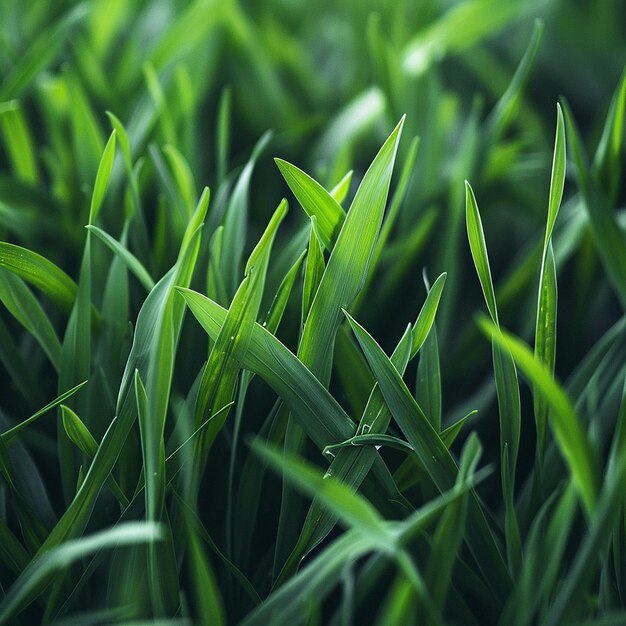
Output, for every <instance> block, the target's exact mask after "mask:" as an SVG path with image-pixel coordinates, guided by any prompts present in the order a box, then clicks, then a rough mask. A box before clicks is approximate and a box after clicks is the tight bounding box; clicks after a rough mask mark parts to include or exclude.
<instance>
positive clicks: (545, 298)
mask: <svg viewBox="0 0 626 626" xmlns="http://www.w3.org/2000/svg"><path fill="white" fill-rule="evenodd" d="M565 167H566V160H565V124H564V121H563V113H562V112H561V107H560V106H559V105H557V124H556V138H555V141H554V155H553V159H552V174H551V177H550V194H549V201H548V218H547V225H546V234H545V239H544V243H543V253H542V258H541V272H540V278H539V295H538V298H537V322H536V326H535V356H536V357H537V358H538V359H539V360H540V361H541V362H542V363H544V365H545V366H546V367H547V369H548V371H549V372H550V373H551V374H554V366H555V362H556V314H557V279H556V264H555V260H554V251H553V249H552V231H553V229H554V224H555V222H556V218H557V215H558V212H559V207H560V205H561V199H562V197H563V187H564V185H565ZM534 409H535V423H536V427H537V459H538V462H539V463H541V460H542V459H543V455H544V451H545V444H546V423H547V420H548V406H547V403H546V401H545V400H544V399H543V397H542V396H541V394H540V393H538V392H537V391H535V392H534Z"/></svg>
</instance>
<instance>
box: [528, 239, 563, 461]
mask: <svg viewBox="0 0 626 626" xmlns="http://www.w3.org/2000/svg"><path fill="white" fill-rule="evenodd" d="M557 297H558V296H557V278H556V265H555V260H554V251H553V249H552V242H548V247H547V249H546V253H545V256H544V260H543V265H542V268H541V280H540V282H539V302H538V305H537V325H536V330H535V357H536V358H537V359H539V360H540V361H541V362H542V363H543V364H544V365H545V366H546V368H547V370H548V371H549V372H550V374H552V375H553V374H554V366H555V363H556V316H557ZM534 409H535V423H536V425H537V454H538V455H539V458H540V459H542V458H543V455H544V451H545V446H546V429H547V422H548V405H547V402H546V400H545V398H544V397H543V396H542V395H541V394H540V393H535V394H534Z"/></svg>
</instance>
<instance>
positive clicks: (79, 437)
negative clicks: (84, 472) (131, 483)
mask: <svg viewBox="0 0 626 626" xmlns="http://www.w3.org/2000/svg"><path fill="white" fill-rule="evenodd" d="M61 419H62V420H63V428H64V429H65V433H66V434H67V436H68V438H69V439H70V441H71V442H72V443H73V444H74V445H75V446H76V447H77V448H78V449H79V450H80V451H81V452H82V453H83V454H84V455H85V456H86V457H87V458H88V459H90V460H91V459H93V457H94V456H96V452H98V443H97V442H96V440H95V439H94V437H93V435H92V434H91V433H90V432H89V429H88V428H87V427H86V426H85V424H84V423H83V421H82V420H81V419H80V417H78V415H76V413H75V412H74V411H72V409H70V408H69V407H68V406H65V405H63V404H62V405H61ZM81 467H82V466H81ZM80 482H81V484H82V482H83V481H80ZM107 485H108V486H109V488H110V489H111V493H112V494H113V495H114V496H115V497H116V498H117V501H118V502H119V503H120V505H121V506H122V507H123V508H126V507H127V506H128V505H129V501H128V498H127V497H126V495H125V494H124V492H123V491H122V490H121V489H120V486H119V485H118V483H117V481H116V480H115V478H114V477H113V476H112V475H111V476H109V478H108V479H107ZM79 488H80V485H79ZM77 491H78V489H77Z"/></svg>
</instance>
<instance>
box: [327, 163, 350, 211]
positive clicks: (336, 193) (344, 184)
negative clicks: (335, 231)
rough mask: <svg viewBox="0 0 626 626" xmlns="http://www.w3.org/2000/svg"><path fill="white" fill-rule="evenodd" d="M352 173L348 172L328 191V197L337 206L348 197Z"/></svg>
mask: <svg viewBox="0 0 626 626" xmlns="http://www.w3.org/2000/svg"><path fill="white" fill-rule="evenodd" d="M353 173H354V172H353V171H352V170H350V171H348V172H347V173H346V174H345V176H344V177H343V178H342V179H341V180H340V181H339V182H338V183H337V184H336V185H335V186H334V187H333V188H332V189H331V190H330V195H331V196H332V197H333V198H334V199H335V201H336V202H337V203H338V204H342V203H343V201H344V200H345V199H346V198H347V196H348V192H349V191H350V183H352V174H353ZM344 218H345V216H344Z"/></svg>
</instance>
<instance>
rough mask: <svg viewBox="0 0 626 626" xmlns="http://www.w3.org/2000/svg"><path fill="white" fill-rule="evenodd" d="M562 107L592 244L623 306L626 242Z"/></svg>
mask: <svg viewBox="0 0 626 626" xmlns="http://www.w3.org/2000/svg"><path fill="white" fill-rule="evenodd" d="M563 111H564V114H565V120H566V124H567V137H568V140H569V145H570V149H571V153H572V156H573V160H574V165H575V166H576V175H577V179H578V186H579V189H580V192H581V194H582V197H583V200H584V205H585V209H586V210H587V213H588V215H589V225H590V227H591V234H592V235H593V239H594V244H595V247H596V250H597V252H598V256H599V257H600V259H601V261H602V264H603V265H604V269H605V271H606V273H607V276H608V278H609V280H610V282H611V284H612V286H613V289H614V290H615V292H616V293H617V295H618V297H619V299H620V302H621V304H622V306H623V307H625V306H626V285H625V284H624V280H623V276H625V275H626V245H625V243H624V241H625V237H624V233H623V231H622V229H621V228H620V227H619V225H618V223H617V221H616V219H615V215H614V213H613V211H612V210H611V206H610V202H609V200H608V198H607V197H606V195H605V193H604V192H603V191H602V190H601V189H600V188H599V187H598V186H597V185H596V184H595V181H594V180H593V179H592V177H591V176H590V174H589V172H590V170H591V166H590V165H589V162H588V158H587V155H586V152H585V149H584V147H583V143H582V139H581V137H580V133H579V131H578V128H577V126H576V122H575V121H574V117H573V116H572V113H571V112H570V110H569V107H568V106H567V104H566V103H563Z"/></svg>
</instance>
